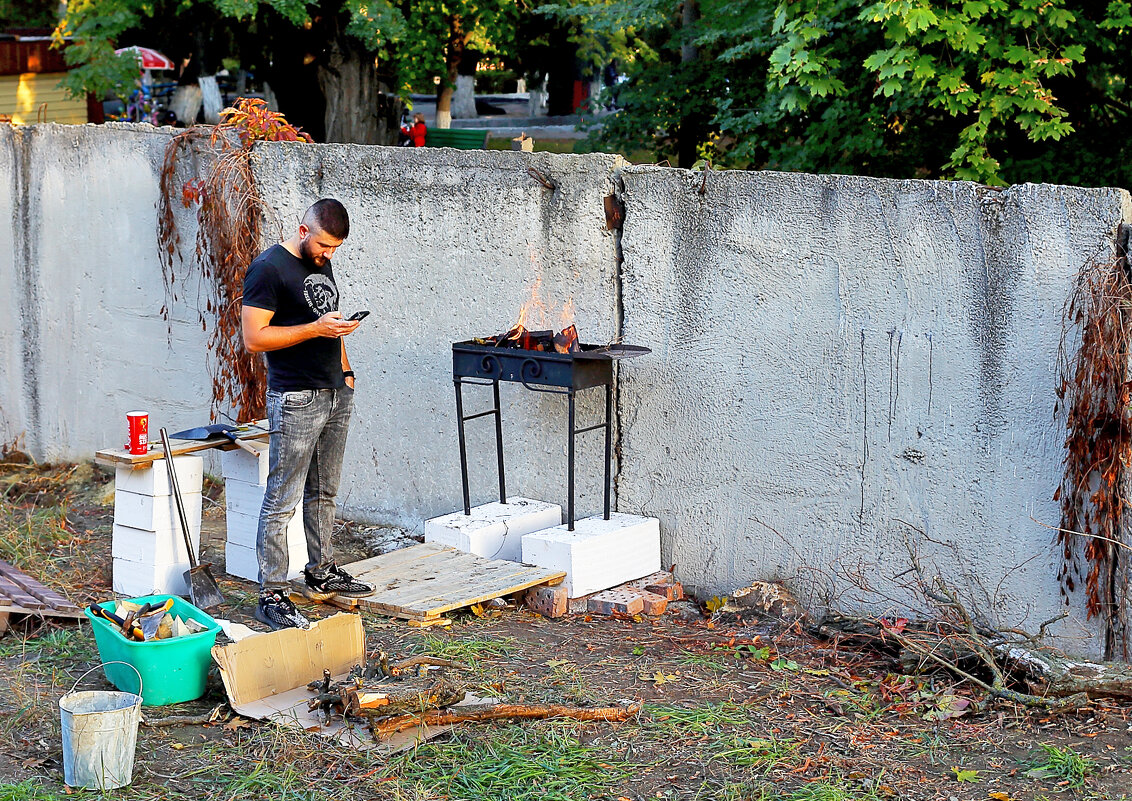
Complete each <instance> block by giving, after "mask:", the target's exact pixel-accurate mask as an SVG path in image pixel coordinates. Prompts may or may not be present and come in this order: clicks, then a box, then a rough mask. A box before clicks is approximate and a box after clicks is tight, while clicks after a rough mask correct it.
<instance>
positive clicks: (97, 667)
mask: <svg viewBox="0 0 1132 801" xmlns="http://www.w3.org/2000/svg"><path fill="white" fill-rule="evenodd" d="M107 665H125V666H126V667H128V668H129V669H130V670H132V671H134V673H137V674H138V692H137V696H138V697H139V698H141V694H142V675H141V671H140V670H138V669H137V668H136V667H134V666H133V665H131V664H130V663H129V662H123V661H122V660H120V659H113V660H111V661H109V662H103V663H101V664H98V665H95V666H94V667H92V668H91V669H90V670H88V671H87V672H86V673H84V674H83V675H81V676H79V677H78V678H77V679H76V680H75V683H74V684H72V685H71V690H70V692H68V693H67V695H70V694H71V693H73V692H74V691H75V688H76V687H78V686H79V682H80V681H82V680H83V679H85V678H86V677H87V676H89V675H90V674H91V673H93V672H94V671H96V670H98V669H99V668H101V667H106V666H107Z"/></svg>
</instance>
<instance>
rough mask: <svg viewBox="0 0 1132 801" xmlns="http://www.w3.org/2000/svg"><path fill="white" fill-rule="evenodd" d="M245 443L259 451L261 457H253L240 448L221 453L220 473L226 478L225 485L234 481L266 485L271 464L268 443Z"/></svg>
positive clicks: (251, 441)
mask: <svg viewBox="0 0 1132 801" xmlns="http://www.w3.org/2000/svg"><path fill="white" fill-rule="evenodd" d="M244 441H245V442H246V443H247V444H248V445H251V446H252V447H253V448H255V449H256V450H257V451H259V456H258V457H256V456H252V455H251V454H250V453H248V452H247V451H244V450H242V449H240V448H236V449H234V450H230V451H221V452H220V473H221V475H223V476H224V480H225V483H227V482H228V481H229V480H231V479H234V480H236V481H242V482H244V483H245V484H266V483H267V469H268V466H269V465H270V462H271V459H270V457H269V456H268V453H269V447H268V443H266V442H260V441H259V440H244Z"/></svg>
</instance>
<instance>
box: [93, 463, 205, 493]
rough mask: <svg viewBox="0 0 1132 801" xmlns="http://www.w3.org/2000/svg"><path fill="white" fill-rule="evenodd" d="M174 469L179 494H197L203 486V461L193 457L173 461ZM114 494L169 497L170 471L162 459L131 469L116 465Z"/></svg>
mask: <svg viewBox="0 0 1132 801" xmlns="http://www.w3.org/2000/svg"><path fill="white" fill-rule="evenodd" d="M173 469H174V470H175V471H176V472H177V485H178V486H179V487H180V488H181V494H183V495H191V494H192V493H194V492H198V493H199V492H200V491H201V487H202V486H203V484H204V459H202V458H201V457H199V456H195V455H193V454H191V453H190V454H186V455H184V456H175V457H173ZM114 491H115V492H133V493H136V494H138V495H169V494H170V493H171V492H172V490H171V489H170V488H169V469H168V468H167V467H166V466H165V461H164V460H163V459H158V460H157V461H155V462H152V463H151V465H150V466H149V467H146V468H137V469H131V468H130V467H128V466H126V465H119V466H118V469H117V470H115V471H114Z"/></svg>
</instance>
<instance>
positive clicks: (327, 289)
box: [243, 245, 345, 392]
mask: <svg viewBox="0 0 1132 801" xmlns="http://www.w3.org/2000/svg"><path fill="white" fill-rule="evenodd" d="M243 303H244V305H245V306H254V307H255V308H257V309H267V310H269V311H273V312H275V315H274V316H273V317H272V318H271V325H278V326H284V325H302V324H304V323H313V322H314V321H315V320H317V319H318V318H319V317H321V316H322V315H324V314H326V313H327V312H332V311H338V287H337V286H336V285H335V283H334V273H333V272H332V271H331V269H330V262H327V263H326V265H325V266H323V267H315V266H314V265H313V264H309V263H308V262H304V261H302V260H301V259H298V258H295V257H294V256H292V255H291V253H290V251H288V250H287V248H285V247H283V246H282V245H275V246H273V247H270V248H268V249H267V250H265V251H264V252H263V253H261V254H260V255H259V256H257V257H256V259H255V261H253V262H252V263H251V266H249V267H248V272H247V275H245V276H244V301H243ZM267 386H268V388H269V389H273V390H275V391H276V392H291V391H294V390H297V389H334V388H338V387H342V386H345V381H344V380H343V378H342V342H341V341H340V340H338V339H334V338H332V337H315V338H314V339H308V340H307V341H305V342H300V343H299V344H297V345H292V346H290V347H288V348H281V349H280V350H272V351H268V352H267Z"/></svg>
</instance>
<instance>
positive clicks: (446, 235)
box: [256, 144, 621, 530]
mask: <svg viewBox="0 0 1132 801" xmlns="http://www.w3.org/2000/svg"><path fill="white" fill-rule="evenodd" d="M256 156H257V162H256V176H257V180H258V181H259V185H260V189H261V192H262V194H263V196H264V197H265V198H267V199H268V201H269V203H270V204H271V207H272V209H273V211H274V216H275V217H276V220H277V223H278V225H279V226H280V231H287V232H288V234H289V231H290V229H291V228H293V227H294V226H295V225H296V224H297V216H298V215H299V214H301V213H302V210H303V209H305V208H307V206H309V205H310V204H311V203H313V202H314V201H315V200H317V199H318V198H319V197H323V196H331V197H336V198H339V199H340V200H341V201H342V202H343V203H344V204H345V205H346V207H347V208H348V209H349V210H350V212H351V233H350V237H349V239H348V240H347V242H346V244H345V245H344V246H343V247H342V248H340V249H339V250H338V252H337V253H336V254H335V258H334V271H335V277H336V279H337V281H338V285H339V294H340V297H341V300H340V304H341V306H342V307H343V309H344V311H353V310H356V309H369V310H370V311H371V314H370V316H369V317H367V318H366V319H365V321H364V322H363V323H362V325H361V327H360V328H359V329H358V330H357V332H355V333H354V334H353V335H351V336H350V337H349V338H348V339H347V340H346V352H347V354H348V355H349V357H350V363H351V366H352V367H353V368H354V370H355V372H356V373H357V374H358V378H357V384H356V394H355V404H356V405H355V418H354V422H353V425H352V426H351V429H350V442H349V448H348V453H347V459H346V464H345V475H346V483H345V486H344V490H343V504H344V507H345V509H346V510H347V512H348V513H351V514H354V515H358V516H361V517H363V518H367V519H371V520H382V521H390V522H399V523H402V524H404V525H407V526H410V527H413V528H416V529H418V530H419V529H421V528H422V527H423V520H424V519H426V518H428V517H432V516H435V515H437V514H442V513H447V512H450V511H453V510H454V509H456V508H458V507H459V506H460V505H461V499H460V476H459V451H458V448H457V436H456V410H455V394H454V388H453V384H452V350H451V345H452V342H454V341H459V340H465V339H469V338H470V337H473V336H487V335H490V334H496V333H500V332H501V331H505V330H507V328H509V327H510V326H511V324H512V323H514V322H515V320H516V318H517V317H518V312H519V307H520V306H521V305H522V304H523V302H524V301H525V300H527V299H528V297H529V296H530V293H531V289H532V287H533V286H534V284H535V282H536V281H540V282H541V283H540V288H541V293H540V294H541V296H542V297H543V299H544V300H545V301H546V302H547V305H548V306H552V307H553V306H558V305H561V304H564V303H565V302H566V301H567V300H571V299H572V300H573V303H574V309H575V312H576V316H577V325H578V330H579V331H580V332H582V334H583V336H584V338H585V339H586V341H592V342H608V341H610V340H611V339H612V338H613V337H614V336H615V334H616V331H617V325H618V317H617V302H616V301H617V282H616V273H617V258H616V255H617V241H616V238H615V237H614V236H613V235H612V234H610V233H609V232H608V231H606V230H605V214H604V211H603V207H602V199H603V198H604V196H605V195H607V194H609V193H610V192H612V191H613V188H614V186H613V174H614V171H615V169H616V168H617V167H618V166H619V165H620V163H621V162H620V160H619V159H617V158H616V157H611V156H604V155H593V156H560V157H554V156H549V155H545V154H516V153H511V152H486V151H455V150H449V149H443V150H435V149H423V148H422V149H416V148H412V149H410V148H387V147H361V146H350V145H328V146H324V147H317V148H312V147H303V146H296V145H287V144H271V145H264V146H259V147H257V151H256ZM532 165H533V166H535V167H536V168H537V169H538V170H540V171H541V172H542V173H543V174H545V175H547V176H548V177H550V179H551V180H552V182H554V183H555V184H556V185H557V189H554V190H550V189H547V188H545V187H543V186H542V185H541V184H539V183H537V182H536V181H534V180H533V179H532V178H531V176H530V175H528V173H527V168H528V167H530V166H532ZM551 322H552V323H556V322H557V319H554V320H552V321H551ZM547 327H550V326H549V325H548V326H547ZM464 394H465V404H466V405H465V414H471V413H472V412H475V411H479V410H482V409H487V408H489V406H490V404H491V391H490V390H489V389H487V388H475V387H472V388H467V389H465V393H464ZM589 394H590V395H597V393H596V391H592V390H591V391H590V393H589ZM601 400H602V401H603V400H604V397H602V399H601ZM502 402H503V407H504V411H503V414H504V440H505V443H504V447H505V455H506V459H507V476H508V478H507V486H508V492H509V493H511V494H515V495H525V496H527V497H534V498H540V499H544V500H548V501H553V502H558V503H561V504H562V505H563V507H565V504H566V491H565V487H566V411H565V409H566V402H565V400H564V399H563V398H562V397H560V396H554V395H543V394H536V393H532V392H528V391H526V390H524V389H522V387H521V386H518V385H507V386H504V387H503V390H502ZM603 413H604V409H600V410H599V405H598V404H597V403H596V399H595V398H593V397H591V398H587V399H585V402H584V403H582V404H581V414H582V415H584V418H583V419H586V420H590V419H592V420H594V421H596V420H597V419H599V415H600V414H603ZM468 434H469V442H468V456H469V463H470V470H469V472H470V473H471V485H472V502H473V503H483V502H486V501H489V500H492V499H493V498H494V499H498V495H497V494H496V495H494V496H493V493H497V492H498V490H497V483H496V478H495V476H496V469H495V438H494V427H493V424H492V421H491V418H482V419H480V420H473V421H471V422H469V423H468ZM586 436H588V437H589V438H590V439H589V440H585V441H582V440H581V439H580V440H579V443H580V444H579V448H580V451H579V455H578V473H579V486H578V489H579V493H578V501H577V503H578V509H579V512H584V513H587V514H591V513H593V512H595V511H598V510H600V503H601V496H600V482H599V479H598V477H599V476H600V475H601V472H600V471H601V465H602V460H601V458H600V457H601V456H602V455H603V450H602V448H603V444H602V442H601V440H600V439H599V438H596V437H597V436H598V435H596V434H589V435H583V437H586Z"/></svg>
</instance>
